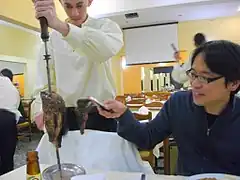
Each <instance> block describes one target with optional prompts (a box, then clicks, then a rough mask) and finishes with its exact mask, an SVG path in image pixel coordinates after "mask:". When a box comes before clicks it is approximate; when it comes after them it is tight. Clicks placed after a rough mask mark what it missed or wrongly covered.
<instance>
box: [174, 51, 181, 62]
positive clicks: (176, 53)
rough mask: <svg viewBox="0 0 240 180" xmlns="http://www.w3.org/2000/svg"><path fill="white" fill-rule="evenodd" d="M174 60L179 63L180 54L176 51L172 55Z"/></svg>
mask: <svg viewBox="0 0 240 180" xmlns="http://www.w3.org/2000/svg"><path fill="white" fill-rule="evenodd" d="M174 58H175V59H176V60H177V61H178V62H179V61H180V60H181V57H180V52H179V51H177V52H175V53H174Z"/></svg>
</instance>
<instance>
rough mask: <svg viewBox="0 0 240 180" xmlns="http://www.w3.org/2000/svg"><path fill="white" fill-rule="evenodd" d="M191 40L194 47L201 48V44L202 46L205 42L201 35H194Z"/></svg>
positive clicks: (203, 36)
mask: <svg viewBox="0 0 240 180" xmlns="http://www.w3.org/2000/svg"><path fill="white" fill-rule="evenodd" d="M193 39H194V44H195V46H196V47H198V46H201V45H202V44H204V43H205V42H206V38H205V35H204V34H203V33H197V34H195V36H194V38H193Z"/></svg>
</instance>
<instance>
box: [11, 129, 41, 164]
mask: <svg viewBox="0 0 240 180" xmlns="http://www.w3.org/2000/svg"><path fill="white" fill-rule="evenodd" d="M41 136H42V134H41V133H40V132H38V133H34V134H33V136H32V141H31V142H29V141H28V138H24V139H21V140H19V141H18V144H17V147H16V151H15V155H14V167H15V168H18V167H21V166H23V165H25V164H26V153H27V152H28V151H33V150H35V149H36V148H37V145H38V143H39V141H40V139H41Z"/></svg>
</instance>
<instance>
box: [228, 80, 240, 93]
mask: <svg viewBox="0 0 240 180" xmlns="http://www.w3.org/2000/svg"><path fill="white" fill-rule="evenodd" d="M239 86H240V80H237V81H233V82H230V83H229V85H228V88H229V90H230V91H236V90H237V89H238V88H239Z"/></svg>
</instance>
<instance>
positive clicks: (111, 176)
mask: <svg viewBox="0 0 240 180" xmlns="http://www.w3.org/2000/svg"><path fill="white" fill-rule="evenodd" d="M48 166H49V165H42V164H41V165H40V167H41V170H42V171H43V170H44V169H45V168H47V167H48ZM87 173H88V174H95V173H103V174H106V176H107V180H140V176H141V173H122V172H102V171H97V170H91V171H88V172H87ZM146 177H147V178H146V180H184V179H185V178H184V177H181V176H164V175H147V176H146ZM0 180H26V166H22V167H20V168H18V169H15V170H14V171H12V172H10V173H8V174H5V175H3V176H0Z"/></svg>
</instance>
